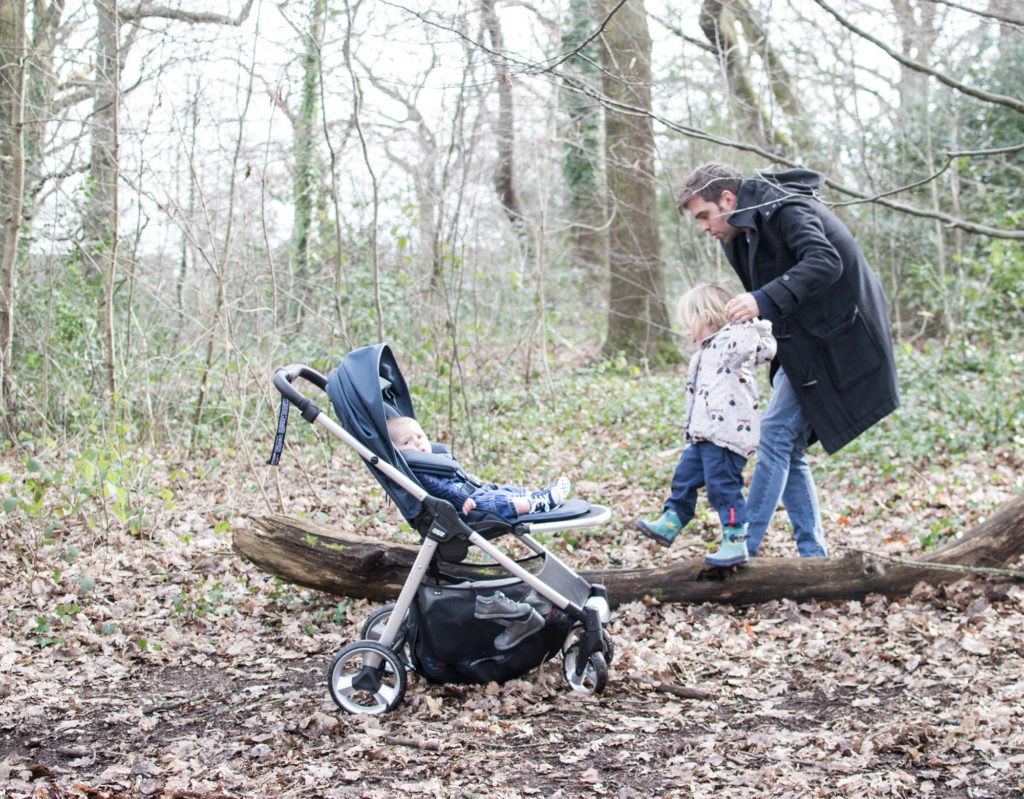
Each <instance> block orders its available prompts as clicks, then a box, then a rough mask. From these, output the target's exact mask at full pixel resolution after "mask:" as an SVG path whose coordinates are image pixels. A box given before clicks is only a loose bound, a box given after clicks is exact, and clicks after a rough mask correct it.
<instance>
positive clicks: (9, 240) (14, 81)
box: [0, 0, 26, 421]
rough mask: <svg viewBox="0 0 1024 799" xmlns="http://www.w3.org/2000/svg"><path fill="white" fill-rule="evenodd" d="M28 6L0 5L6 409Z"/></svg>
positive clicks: (19, 0)
mask: <svg viewBox="0 0 1024 799" xmlns="http://www.w3.org/2000/svg"><path fill="white" fill-rule="evenodd" d="M25 9H26V6H25V0H13V2H4V3H3V5H2V6H0V130H2V135H0V408H3V409H4V410H8V409H9V408H10V407H11V406H12V405H13V402H12V397H11V363H12V357H11V353H12V349H13V347H14V310H15V304H14V276H15V263H16V261H17V257H18V234H19V232H20V231H21V221H22V197H23V196H24V191H25V145H24V142H25V139H24V124H23V123H24V116H25V115H24V111H25V91H24V90H25ZM5 421H6V417H5Z"/></svg>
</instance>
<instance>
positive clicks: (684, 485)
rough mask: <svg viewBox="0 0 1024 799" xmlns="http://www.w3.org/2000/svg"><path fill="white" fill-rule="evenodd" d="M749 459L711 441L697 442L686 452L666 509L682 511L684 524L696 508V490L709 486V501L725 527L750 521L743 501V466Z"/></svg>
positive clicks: (687, 522) (676, 473) (675, 475)
mask: <svg viewBox="0 0 1024 799" xmlns="http://www.w3.org/2000/svg"><path fill="white" fill-rule="evenodd" d="M746 463H747V459H746V458H744V457H743V456H742V455H737V454H736V453H735V452H733V451H732V450H728V449H725V448H724V447H720V446H718V445H717V444H712V443H711V442H710V441H694V442H693V443H692V444H690V446H688V447H687V448H686V449H685V450H684V451H683V457H682V458H680V459H679V465H678V466H676V471H675V474H673V475H672V494H671V496H670V497H669V498H668V499H667V500H665V508H666V509H667V510H674V511H675V512H676V513H677V514H679V521H681V522H682V523H683V526H684V527H685V526H686V525H687V524H689V522H690V520H691V519H693V516H694V514H695V513H696V510H697V489H699V488H701V487H704V486H706V487H707V490H708V502H710V503H711V507H712V508H714V509H715V510H716V511H718V518H719V519H720V520H721V522H722V524H723V526H724V525H729V526H734V525H740V524H743V523H744V522H746V520H747V505H746V503H745V502H744V501H743V467H744V466H745V465H746Z"/></svg>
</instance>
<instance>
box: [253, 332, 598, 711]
mask: <svg viewBox="0 0 1024 799" xmlns="http://www.w3.org/2000/svg"><path fill="white" fill-rule="evenodd" d="M297 378H302V379H304V380H306V381H308V382H309V383H311V384H313V385H314V386H316V387H318V388H320V389H322V390H323V391H325V392H326V394H327V396H328V397H329V399H330V400H331V403H332V405H333V406H334V410H335V413H336V414H337V416H338V418H339V419H340V420H341V426H339V425H338V424H336V423H335V422H334V421H333V420H331V419H330V418H329V417H328V416H327V414H326V413H324V412H322V411H321V410H320V409H319V408H318V407H317V406H316V405H315V404H314V403H313V402H312V401H311V400H309V399H308V398H307V397H305V396H304V395H303V394H301V393H300V392H299V391H298V390H296V389H295V388H294V387H293V386H292V382H293V381H294V380H296V379H297ZM274 386H275V387H276V388H277V390H278V391H279V392H280V394H281V397H282V399H281V411H280V416H279V421H278V428H277V437H276V440H275V442H274V453H273V455H272V456H271V458H270V463H271V464H276V463H277V462H278V459H279V458H280V454H281V449H282V447H283V444H284V435H285V430H286V428H287V418H288V407H289V404H294V405H295V406H296V408H297V409H298V410H299V411H301V413H302V417H303V419H305V420H306V421H307V422H309V423H311V424H313V423H315V424H318V425H320V426H321V427H323V428H325V429H326V430H327V432H328V433H330V434H331V435H332V436H334V437H335V438H338V439H340V440H341V441H343V442H344V443H346V444H347V445H348V446H349V447H351V448H352V449H353V450H355V451H356V453H358V454H359V455H360V456H361V457H362V459H363V461H364V462H365V463H366V465H367V467H368V468H369V469H370V471H371V473H372V474H373V475H374V476H375V477H376V479H377V481H378V482H379V483H380V484H381V486H382V487H383V488H384V490H385V491H386V492H387V494H388V495H389V496H390V497H391V499H392V500H393V501H394V503H395V505H396V506H397V508H398V509H399V511H400V512H401V513H402V515H403V516H404V517H405V519H406V521H407V522H408V523H409V524H410V526H411V527H412V528H413V529H414V530H416V531H417V532H419V533H420V535H421V547H420V550H419V553H418V554H417V556H416V559H415V561H414V563H413V566H412V569H411V571H410V573H409V576H408V577H407V579H406V580H405V583H404V584H403V586H402V589H401V591H400V592H399V595H398V599H397V600H396V601H395V603H394V604H391V605H386V606H384V607H382V608H379V609H378V610H376V611H375V612H374V613H373V614H372V615H371V616H370V617H369V618H368V619H367V621H366V623H365V624H364V626H363V629H362V636H363V637H362V640H360V641H356V642H354V643H350V644H348V645H347V646H345V647H344V648H343V649H342V650H341V651H340V652H339V653H338V654H337V656H336V657H335V658H334V659H333V661H332V662H331V664H330V666H329V668H328V674H327V676H328V688H329V690H330V694H331V697H332V698H333V699H334V701H335V702H336V703H337V705H338V707H340V708H341V709H342V710H344V711H346V712H348V713H371V714H379V713H385V712H388V711H390V710H393V709H394V708H395V707H397V706H398V705H399V704H400V703H401V702H402V699H403V697H404V695H405V689H406V685H407V672H408V671H416V672H417V673H418V674H420V675H421V676H423V677H425V678H426V679H427V680H428V681H430V682H435V683H442V684H443V683H488V682H491V681H496V682H503V681H506V680H510V679H513V678H515V677H518V676H521V675H523V674H525V673H527V672H528V671H530V670H532V669H534V668H536V667H537V666H539V665H541V663H543V662H544V661H545V660H547V659H549V658H551V657H553V656H554V655H556V654H557V653H558V652H559V651H561V653H562V672H563V675H564V677H565V679H566V681H567V682H568V684H569V686H570V687H571V688H572V690H574V691H577V692H580V693H594V694H599V693H601V692H602V691H603V690H604V689H605V686H606V684H607V680H608V666H609V664H610V663H611V660H612V657H613V652H614V649H613V644H612V639H611V636H610V635H609V634H608V632H607V631H606V630H605V629H604V625H605V624H607V623H608V621H609V620H610V618H611V612H610V607H609V604H608V598H607V592H606V590H605V588H604V586H601V585H591V584H590V583H588V582H587V581H586V580H584V579H583V578H582V577H581V576H580V575H578V574H576V572H574V571H573V570H572V569H570V568H568V567H567V566H566V565H565V564H563V563H562V562H561V561H560V560H559V559H558V558H557V557H556V556H555V555H554V554H552V553H551V552H550V551H548V550H547V549H546V548H545V547H544V546H543V545H542V544H541V543H540V542H539V541H538V540H537V539H536V538H535V537H534V535H536V534H546V533H552V532H557V531H562V530H575V529H581V528H588V527H595V526H598V525H600V524H603V523H604V522H606V521H607V520H608V519H609V518H610V516H611V513H610V512H609V511H608V509H607V508H603V507H600V506H596V505H590V504H589V503H587V502H585V501H583V500H578V499H571V500H567V501H565V502H563V503H562V504H561V505H558V506H556V507H554V508H552V509H551V510H549V511H547V512H544V513H533V514H529V515H526V516H520V517H519V518H518V519H517V520H516V521H515V522H509V521H507V520H506V519H504V518H502V517H501V516H498V515H497V514H493V513H489V512H486V511H481V510H479V509H477V510H473V511H471V512H470V514H469V515H468V516H467V517H466V518H465V520H464V519H463V518H462V517H461V516H460V515H459V512H458V510H457V509H456V508H455V507H453V506H452V505H451V503H449V502H447V501H445V500H443V499H439V498H436V497H433V496H431V495H430V494H428V493H427V492H426V491H425V490H424V489H423V487H422V486H421V485H420V483H419V482H418V481H417V480H416V477H415V475H414V471H413V467H415V470H416V471H418V472H420V473H423V472H428V473H432V474H438V475H445V474H447V473H449V471H450V470H454V469H458V468H459V467H458V465H457V464H456V463H455V462H454V461H453V460H452V459H451V458H448V457H445V456H444V455H443V454H442V453H444V452H445V451H446V450H447V448H446V447H444V445H442V444H434V445H433V450H434V452H433V453H431V454H427V453H421V452H409V451H398V450H396V449H395V448H394V446H393V445H392V443H391V439H390V437H389V435H388V430H387V419H388V418H391V417H393V416H409V417H413V418H415V414H414V412H413V407H412V401H411V399H410V396H409V390H408V386H407V384H406V382H405V379H404V378H403V377H402V373H401V372H400V371H399V368H398V364H397V363H396V361H395V358H394V355H393V354H392V352H391V349H390V347H389V346H388V345H387V344H376V345H373V346H369V347H363V348H361V349H358V350H354V351H353V352H351V353H349V354H348V355H347V356H345V358H344V360H343V362H342V364H341V365H340V366H339V367H338V368H337V369H335V370H334V371H332V372H331V373H330V374H329V375H328V376H327V377H324V376H323V375H322V374H320V373H319V372H317V371H315V370H314V369H311V368H309V367H307V366H302V365H298V364H294V365H290V366H287V367H283V368H280V369H278V370H277V372H276V373H275V375H274ZM459 476H460V479H461V478H462V477H469V476H468V475H466V474H465V473H464V472H460V474H459ZM469 479H470V480H473V479H474V478H469ZM506 534H511V535H513V536H515V537H516V539H517V540H518V541H520V542H521V543H522V544H524V545H525V547H526V548H527V549H528V550H530V552H531V553H532V554H531V555H529V556H527V557H525V558H522V559H519V560H516V559H514V558H512V557H510V556H509V555H507V554H506V553H505V552H503V551H502V550H501V549H499V548H498V547H496V546H495V545H494V544H493V543H491V542H492V541H493V540H494V539H496V538H499V537H501V536H503V535H506ZM470 545H473V546H475V547H477V548H478V549H480V550H481V551H482V552H484V553H485V554H486V555H487V556H488V557H490V558H491V559H492V560H493V561H494V562H495V563H496V564H498V566H499V567H500V568H497V567H495V566H494V565H493V564H490V565H483V564H481V565H476V566H474V565H473V564H469V563H462V561H463V560H464V559H465V557H466V555H467V554H468V551H469V546H470ZM445 564H448V569H449V570H450V571H451V570H452V567H451V564H459V568H458V569H457V571H458V572H459V574H460V575H461V576H455V575H453V574H451V573H448V572H446V571H445ZM496 568H497V571H498V572H500V575H499V576H495V570H496ZM467 574H469V575H471V576H470V577H467V576H466V575H467ZM538 617H539V618H538ZM541 622H543V623H541Z"/></svg>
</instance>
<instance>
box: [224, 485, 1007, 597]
mask: <svg viewBox="0 0 1024 799" xmlns="http://www.w3.org/2000/svg"><path fill="white" fill-rule="evenodd" d="M251 521H252V524H253V526H252V527H245V528H238V529H236V530H234V532H233V547H234V550H235V552H237V553H238V554H239V555H241V556H242V557H244V558H246V559H248V560H250V561H251V562H252V563H254V564H255V565H256V566H257V567H259V568H260V569H262V570H263V571H265V572H267V573H269V574H273V575H275V576H276V577H279V578H281V579H282V580H285V581H287V582H290V583H294V584H297V585H301V586H305V587H307V588H313V589H316V590H319V591H324V592H326V593H328V594H332V595H335V596H344V597H352V598H365V599H370V600H374V601H390V600H393V599H394V598H395V597H396V596H397V595H398V591H399V589H400V588H401V586H402V584H403V583H404V581H405V578H406V576H407V575H408V574H409V570H410V568H411V566H412V562H413V560H414V558H415V557H416V553H417V552H418V547H416V546H409V545H405V544H392V543H386V542H383V541H377V540H374V539H369V538H364V537H359V536H352V535H346V534H343V533H340V532H339V531H337V530H333V529H331V528H328V527H325V526H322V525H318V524H316V523H314V522H311V521H309V520H306V519H296V518H292V517H289V516H262V517H254V518H252V520H251ZM498 543H500V541H499V542H498ZM1022 554H1024V496H1021V497H1017V498H1016V499H1015V500H1013V501H1012V502H1011V503H1010V504H1009V505H1007V506H1006V507H1005V508H1003V509H1001V510H1000V511H999V512H997V513H995V514H994V515H993V516H991V517H990V518H988V519H986V520H985V521H983V522H982V523H981V524H979V525H978V526H977V527H975V528H974V529H972V530H971V531H969V532H967V533H965V534H964V535H963V536H961V537H960V538H959V539H958V540H956V541H954V542H952V543H950V544H948V545H946V546H944V547H942V548H941V549H938V550H935V551H934V552H930V553H928V554H926V555H922V556H920V557H918V558H916V559H915V560H914V561H913V562H907V561H905V560H900V559H894V558H885V557H878V556H875V555H871V554H868V553H850V554H847V555H845V556H844V557H841V558H829V559H824V558H755V559H753V560H751V561H750V563H749V564H747V565H746V566H743V567H739V568H732V569H717V568H711V567H708V566H706V565H705V564H704V563H703V561H700V560H692V561H686V562H681V563H673V564H671V565H669V566H659V567H655V568H647V569H643V568H631V569H597V570H592V571H581V572H580V574H582V575H583V576H584V577H585V578H586V579H587V580H588V581H589V582H591V583H600V584H602V585H604V586H605V587H607V589H608V594H609V599H610V600H611V603H612V604H613V605H618V604H621V603H623V602H630V601H633V600H637V599H643V598H644V597H645V596H653V597H657V598H658V599H660V600H661V601H665V602H690V603H699V602H721V603H730V604H736V605H746V604H756V603H760V602H767V601H770V600H773V599H783V598H789V599H794V600H808V599H817V600H835V599H862V598H863V597H865V596H867V595H869V594H882V595H886V596H890V597H893V596H901V595H906V594H909V593H910V592H911V591H913V589H914V587H915V586H916V585H918V584H919V583H928V584H932V585H938V584H940V583H944V582H951V581H953V580H956V579H960V578H962V577H963V576H964V573H965V572H967V573H970V572H971V571H972V570H973V571H976V572H979V573H985V570H991V569H996V570H998V569H1007V568H1009V567H1010V566H1012V565H1013V564H1015V563H1016V562H1017V560H1018V559H1019V558H1020V557H1021V555H1022ZM446 571H448V572H449V573H452V574H455V575H457V576H460V577H466V578H473V579H484V578H487V577H495V576H503V575H504V572H503V570H501V568H500V567H497V566H480V565H475V564H469V563H461V564H453V565H451V566H448V567H446ZM1013 574H1014V575H1015V574H1019V575H1020V577H1024V572H1016V573H1013ZM1011 576H1013V575H1011Z"/></svg>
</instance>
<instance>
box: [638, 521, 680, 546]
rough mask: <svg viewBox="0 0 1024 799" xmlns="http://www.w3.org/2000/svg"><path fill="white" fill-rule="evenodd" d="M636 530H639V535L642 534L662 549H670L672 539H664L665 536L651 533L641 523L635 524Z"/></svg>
mask: <svg viewBox="0 0 1024 799" xmlns="http://www.w3.org/2000/svg"><path fill="white" fill-rule="evenodd" d="M636 529H637V530H639V531H640V532H641V533H643V534H644V535H645V536H647V537H648V538H649V539H651V540H652V541H654V542H656V543H658V544H661V545H662V546H663V547H670V546H672V542H673V541H674V540H675V539H674V538H665V536H663V535H658V534H657V533H655V532H654V531H652V530H651V529H650V528H649V527H647V525H645V524H644V523H643V522H637V523H636Z"/></svg>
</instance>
